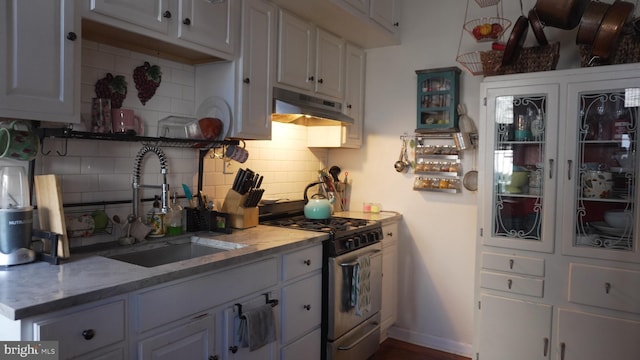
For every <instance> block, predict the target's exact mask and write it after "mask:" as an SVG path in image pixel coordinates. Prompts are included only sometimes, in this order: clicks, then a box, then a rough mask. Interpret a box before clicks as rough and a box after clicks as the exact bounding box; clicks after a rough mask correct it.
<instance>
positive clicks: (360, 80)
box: [343, 44, 365, 148]
mask: <svg viewBox="0 0 640 360" xmlns="http://www.w3.org/2000/svg"><path fill="white" fill-rule="evenodd" d="M345 70H346V71H345V74H346V75H345V96H344V99H345V101H344V109H343V110H344V113H345V114H346V115H348V116H350V117H352V118H353V120H354V123H353V124H351V125H349V126H343V131H344V133H345V135H344V140H343V142H344V145H343V146H344V147H355V148H358V147H360V146H361V145H362V136H363V130H364V76H365V53H364V51H363V50H362V49H360V48H358V47H356V46H353V45H351V44H347V58H346V61H345Z"/></svg>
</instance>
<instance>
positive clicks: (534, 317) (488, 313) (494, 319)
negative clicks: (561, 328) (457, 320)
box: [476, 294, 552, 360]
mask: <svg viewBox="0 0 640 360" xmlns="http://www.w3.org/2000/svg"><path fill="white" fill-rule="evenodd" d="M478 311H479V313H480V315H479V317H480V319H481V320H480V326H479V328H477V329H476V331H477V336H478V338H479V344H480V346H479V348H478V350H479V356H477V357H476V358H477V359H485V360H514V359H518V360H539V359H548V358H549V353H550V351H551V348H550V347H551V321H552V306H550V305H546V304H538V303H534V302H528V301H522V300H516V299H509V298H505V297H499V296H492V295H487V294H483V295H482V296H481V300H480V305H479V309H478ZM488 319H490V320H488Z"/></svg>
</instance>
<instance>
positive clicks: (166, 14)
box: [90, 0, 177, 35]
mask: <svg viewBox="0 0 640 360" xmlns="http://www.w3.org/2000/svg"><path fill="white" fill-rule="evenodd" d="M90 10H91V11H93V12H95V13H98V14H102V15H106V16H109V17H113V18H116V19H119V20H122V21H126V22H129V23H131V24H135V25H137V26H140V27H144V28H147V29H149V30H153V31H155V32H158V33H162V34H165V35H169V26H170V24H172V22H171V19H172V18H173V17H174V16H176V15H177V14H173V13H172V12H171V10H170V9H169V1H168V0H136V1H128V0H91V4H90Z"/></svg>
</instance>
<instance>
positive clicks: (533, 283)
mask: <svg viewBox="0 0 640 360" xmlns="http://www.w3.org/2000/svg"><path fill="white" fill-rule="evenodd" d="M480 286H481V287H483V288H485V289H493V290H500V291H506V292H509V293H514V294H520V295H528V296H536V297H542V296H543V294H544V280H542V279H532V278H527V277H522V276H514V275H511V274H500V273H494V272H489V271H481V272H480Z"/></svg>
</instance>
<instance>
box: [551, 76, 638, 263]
mask: <svg viewBox="0 0 640 360" xmlns="http://www.w3.org/2000/svg"><path fill="white" fill-rule="evenodd" d="M638 81H639V79H638V78H630V79H624V80H609V81H607V82H606V84H603V82H601V81H600V82H583V83H577V84H569V87H568V90H569V98H568V112H567V127H566V132H567V133H566V134H565V136H564V138H565V139H566V153H565V161H563V162H562V164H561V165H562V166H563V168H564V170H561V172H560V174H561V175H563V176H562V182H563V188H564V189H565V190H563V192H562V194H563V198H562V202H561V204H562V209H563V219H565V222H564V223H563V226H562V231H563V236H562V238H563V239H564V240H565V242H564V244H563V246H564V247H563V249H564V252H565V253H567V254H573V255H582V256H590V257H598V258H605V259H610V260H626V261H639V260H640V258H639V257H638V251H639V249H638V244H637V241H638V229H637V224H638V223H639V222H638V211H637V209H636V207H635V205H636V204H637V201H638V191H637V189H638V185H637V183H636V176H635V175H636V174H637V172H638V160H637V157H636V150H637V138H638V110H639V109H640V87H638ZM561 169H562V168H561Z"/></svg>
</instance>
